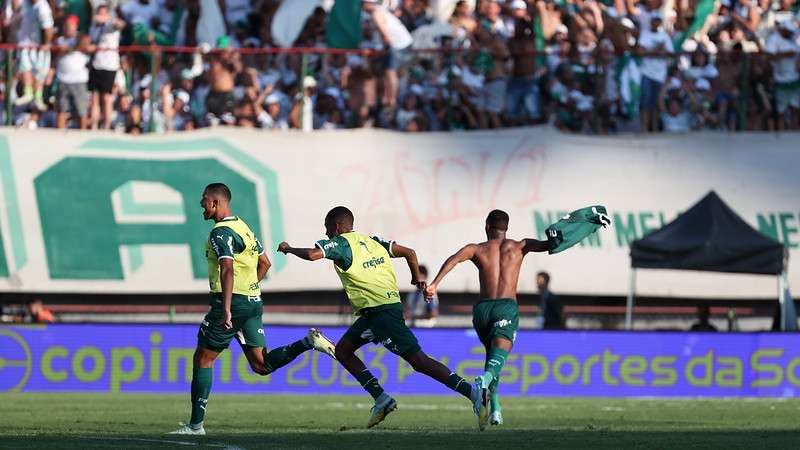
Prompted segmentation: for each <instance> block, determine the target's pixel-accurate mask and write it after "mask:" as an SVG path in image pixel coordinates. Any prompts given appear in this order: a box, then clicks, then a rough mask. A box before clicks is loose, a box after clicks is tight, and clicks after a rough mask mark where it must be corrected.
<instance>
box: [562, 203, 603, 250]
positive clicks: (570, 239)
mask: <svg viewBox="0 0 800 450" xmlns="http://www.w3.org/2000/svg"><path fill="white" fill-rule="evenodd" d="M609 225H611V219H609V218H608V212H607V211H606V207H605V206H600V205H596V206H587V207H586V208H581V209H579V210H577V211H572V212H571V213H569V214H567V215H566V216H564V217H562V218H561V220H559V221H558V222H556V223H554V224H552V225H550V226H549V227H547V230H546V234H547V242H548V243H549V244H550V252H549V253H550V254H551V255H552V254H553V253H559V252H563V251H564V250H566V249H568V248H570V247H572V246H573V245H575V244H577V243H578V242H580V241H582V240H583V239H584V238H585V237H587V236H589V235H590V234H592V233H594V232H595V231H597V230H598V229H599V228H600V227H606V226H609Z"/></svg>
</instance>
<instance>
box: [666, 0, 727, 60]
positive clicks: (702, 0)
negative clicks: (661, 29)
mask: <svg viewBox="0 0 800 450" xmlns="http://www.w3.org/2000/svg"><path fill="white" fill-rule="evenodd" d="M716 10H717V0H698V2H697V6H696V7H695V8H694V20H693V21H692V24H691V25H689V28H688V29H687V30H686V31H685V32H683V33H679V34H676V35H675V38H674V40H673V41H672V46H673V47H675V48H676V49H679V48H681V46H682V45H683V41H685V40H686V39H689V38H690V37H692V36H693V35H694V34H695V33H697V32H698V31H700V30H701V29H702V28H703V27H704V26H705V24H706V21H707V20H708V18H709V17H710V16H711V14H712V13H713V12H714V11H716Z"/></svg>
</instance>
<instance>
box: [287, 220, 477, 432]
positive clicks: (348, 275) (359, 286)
mask: <svg viewBox="0 0 800 450" xmlns="http://www.w3.org/2000/svg"><path fill="white" fill-rule="evenodd" d="M353 222H354V218H353V213H352V212H350V210H349V209H347V208H345V207H344V206H337V207H336V208H333V209H332V210H330V211H329V212H328V214H327V215H326V216H325V234H326V235H327V236H328V239H322V240H320V241H317V243H316V246H315V247H314V248H294V247H292V246H291V245H289V244H288V243H286V242H282V243H281V244H280V245H279V246H278V251H280V252H283V253H285V254H292V255H295V256H297V257H299V258H301V259H305V260H308V261H316V260H319V259H323V258H325V259H329V260H332V261H333V266H334V269H335V270H336V273H337V274H338V275H339V278H340V279H341V281H342V286H343V287H344V290H345V292H346V293H347V297H348V299H349V300H350V304H351V305H352V306H353V312H354V314H355V315H356V316H358V319H357V320H356V321H355V322H354V323H353V325H351V326H350V329H348V330H347V332H345V334H344V336H342V338H341V339H340V340H339V342H338V343H337V344H336V359H337V360H338V361H339V362H340V363H341V364H342V366H344V368H345V369H346V370H347V371H348V372H350V374H351V375H353V377H355V379H356V380H358V382H359V383H360V384H361V386H363V387H364V389H365V390H366V391H367V392H368V393H369V394H370V395H371V396H372V398H373V399H375V406H373V407H372V410H371V411H370V418H369V421H368V422H367V428H371V427H373V426H375V425H377V424H378V423H380V422H381V421H383V420H384V419H385V418H386V415H388V414H389V413H391V412H392V411H394V410H395V409H396V408H397V402H396V401H395V400H394V399H393V398H392V397H391V396H389V394H387V393H386V392H385V391H384V390H383V388H382V387H381V385H380V383H379V382H378V379H377V378H376V377H375V376H374V375H373V374H372V373H371V372H370V371H369V369H367V367H366V366H365V365H364V362H363V361H361V359H359V358H358V356H356V355H355V351H356V350H357V349H358V348H360V347H361V346H363V345H365V344H366V343H368V342H372V343H376V344H377V343H381V344H383V345H384V346H385V347H386V348H387V349H388V350H389V351H391V352H392V353H395V354H396V355H398V356H400V357H401V358H403V359H405V360H406V361H407V362H408V363H409V364H410V365H411V367H413V368H414V370H416V371H417V372H420V373H423V374H425V375H428V376H429V377H431V378H433V379H435V380H436V381H438V382H440V383H442V384H444V385H446V386H447V387H449V388H450V389H452V390H454V391H456V392H458V393H459V394H461V395H463V396H464V397H466V398H468V399H469V400H470V402H471V403H472V406H473V409H474V411H475V413H476V414H478V415H480V408H481V404H482V403H481V399H480V390H479V389H478V388H477V387H473V386H472V385H470V384H469V382H467V381H466V380H465V379H463V378H461V377H460V376H459V375H458V374H456V373H455V372H453V371H451V370H450V369H448V368H447V366H445V365H444V364H442V363H440V362H439V361H436V360H435V359H433V358H431V357H429V356H428V355H426V354H425V353H424V352H423V351H422V349H421V348H420V346H419V343H418V342H417V338H416V337H415V336H414V334H413V333H412V332H411V330H409V329H408V327H407V326H406V323H405V321H404V320H403V306H402V304H401V302H400V292H399V290H398V288H397V276H396V274H395V272H394V268H393V267H392V263H391V258H405V260H406V262H407V263H408V268H409V269H410V270H411V277H412V278H411V284H413V285H414V286H416V287H417V288H418V289H421V290H424V289H425V282H424V281H420V280H421V275H420V271H419V263H418V261H417V254H416V253H415V252H414V250H412V249H410V248H407V247H403V246H402V245H399V244H398V243H396V242H394V241H390V240H385V239H381V238H379V237H369V236H366V235H363V234H361V233H359V232H357V231H354V230H353Z"/></svg>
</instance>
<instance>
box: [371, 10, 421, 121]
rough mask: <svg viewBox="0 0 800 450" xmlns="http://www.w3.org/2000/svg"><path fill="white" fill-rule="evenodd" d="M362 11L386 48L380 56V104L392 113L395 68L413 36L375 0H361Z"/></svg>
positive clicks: (395, 83)
mask: <svg viewBox="0 0 800 450" xmlns="http://www.w3.org/2000/svg"><path fill="white" fill-rule="evenodd" d="M362 4H363V8H364V11H365V12H366V13H367V14H369V15H370V17H371V18H372V21H373V23H374V25H375V28H376V30H377V31H378V34H379V36H380V38H381V40H382V41H383V47H384V48H385V49H386V52H385V54H384V56H383V57H382V70H383V83H384V85H383V99H382V104H381V106H382V107H383V109H385V110H386V111H387V114H388V115H393V112H394V108H395V107H396V104H397V88H398V79H397V69H399V68H400V65H401V64H403V63H404V60H405V57H406V52H405V50H406V49H408V48H409V47H410V46H411V43H412V42H413V38H412V37H411V33H409V32H408V30H407V29H406V27H405V26H403V23H402V22H401V21H400V19H398V18H397V17H396V16H395V15H394V14H392V12H391V11H389V10H388V9H387V8H386V7H385V6H383V5H381V4H380V2H379V1H377V0H363V1H362Z"/></svg>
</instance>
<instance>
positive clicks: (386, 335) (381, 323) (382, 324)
mask: <svg viewBox="0 0 800 450" xmlns="http://www.w3.org/2000/svg"><path fill="white" fill-rule="evenodd" d="M360 313H361V317H359V318H358V319H357V320H356V321H355V322H354V323H353V325H351V326H350V328H349V329H348V330H347V332H346V333H345V334H344V337H343V339H345V338H346V339H347V340H348V341H350V342H351V343H352V344H353V346H354V347H355V348H359V347H361V346H362V345H364V344H366V343H367V342H372V343H374V344H383V346H384V347H386V348H387V349H388V350H389V351H390V352H392V353H394V354H396V355H398V356H401V357H405V356H410V355H413V354H414V353H417V352H418V351H420V350H421V348H420V346H419V342H418V341H417V337H416V336H414V333H412V332H411V330H409V329H408V327H407V326H406V321H405V319H404V318H403V304H402V303H392V304H390V305H381V306H375V307H372V308H364V309H362V310H361V311H360Z"/></svg>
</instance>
